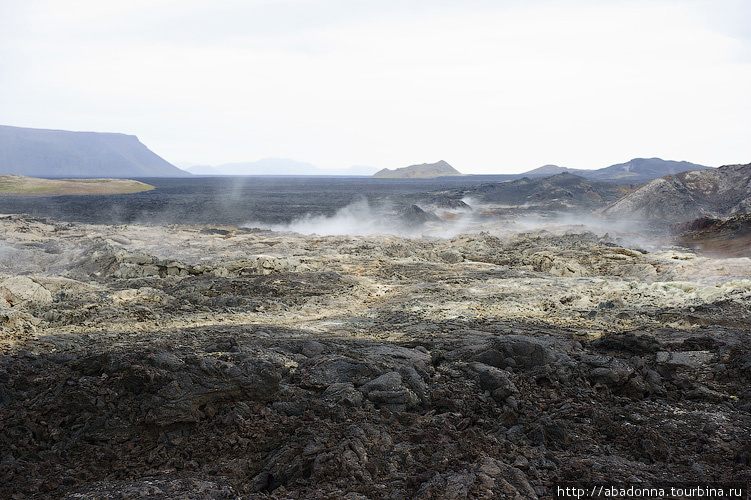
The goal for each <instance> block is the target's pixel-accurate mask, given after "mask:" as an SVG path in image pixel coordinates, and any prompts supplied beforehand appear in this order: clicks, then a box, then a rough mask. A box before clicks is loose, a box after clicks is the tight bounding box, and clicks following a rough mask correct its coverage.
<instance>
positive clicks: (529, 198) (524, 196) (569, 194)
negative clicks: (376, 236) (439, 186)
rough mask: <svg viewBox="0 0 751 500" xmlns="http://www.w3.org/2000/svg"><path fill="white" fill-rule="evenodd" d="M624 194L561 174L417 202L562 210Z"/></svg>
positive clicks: (607, 185) (596, 205) (600, 183)
mask: <svg viewBox="0 0 751 500" xmlns="http://www.w3.org/2000/svg"><path fill="white" fill-rule="evenodd" d="M627 192H628V190H627V189H625V188H623V187H622V186H619V185H617V184H614V183H612V182H604V181H594V180H590V179H585V178H583V177H579V176H578V175H573V174H570V173H568V172H564V173H562V174H558V175H553V176H549V177H536V178H529V177H524V178H522V179H515V180H510V181H505V182H493V183H487V184H479V185H476V186H470V187H465V188H461V189H454V190H450V191H442V192H437V193H432V194H431V196H430V197H429V198H426V199H424V200H421V201H425V202H427V203H428V204H430V205H439V204H440V203H443V202H444V201H445V200H446V199H454V200H456V199H463V198H470V199H471V200H473V201H474V202H476V203H480V204H494V205H506V206H528V207H533V206H534V207H538V208H543V209H550V210H566V209H572V208H599V207H602V206H604V205H607V204H608V203H612V202H613V201H615V200H617V199H619V198H621V197H622V196H624V195H625V194H626V193H627Z"/></svg>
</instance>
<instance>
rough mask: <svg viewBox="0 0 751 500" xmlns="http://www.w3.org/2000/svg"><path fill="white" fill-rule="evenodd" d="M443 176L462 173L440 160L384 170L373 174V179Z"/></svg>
mask: <svg viewBox="0 0 751 500" xmlns="http://www.w3.org/2000/svg"><path fill="white" fill-rule="evenodd" d="M445 175H462V173H461V172H459V171H458V170H456V169H455V168H454V167H452V166H451V165H449V164H448V163H446V162H445V161H443V160H441V161H439V162H437V163H423V164H421V165H410V166H409V167H403V168H397V169H395V170H391V169H388V168H384V169H383V170H379V171H378V172H376V173H375V174H373V177H377V178H394V179H432V178H434V177H442V176H445Z"/></svg>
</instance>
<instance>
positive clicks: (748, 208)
mask: <svg viewBox="0 0 751 500" xmlns="http://www.w3.org/2000/svg"><path fill="white" fill-rule="evenodd" d="M748 212H751V163H750V164H748V165H726V166H724V167H720V168H717V169H711V170H700V171H692V172H682V173H679V174H676V175H668V176H665V177H662V178H660V179H656V180H654V181H652V182H649V183H647V184H645V185H644V186H642V187H640V188H639V189H637V190H636V191H634V192H633V193H631V194H629V195H628V196H625V197H624V198H622V199H620V200H618V201H616V202H615V203H613V204H611V205H610V206H608V207H605V208H604V209H603V210H602V212H601V213H602V215H605V216H607V217H617V218H623V219H635V220H671V221H689V220H693V219H697V218H700V217H716V218H726V217H732V216H735V215H739V214H743V213H748Z"/></svg>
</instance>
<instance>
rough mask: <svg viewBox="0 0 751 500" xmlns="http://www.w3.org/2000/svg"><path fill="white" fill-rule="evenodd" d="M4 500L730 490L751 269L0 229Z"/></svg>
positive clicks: (744, 390) (696, 262)
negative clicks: (654, 486) (677, 485)
mask: <svg viewBox="0 0 751 500" xmlns="http://www.w3.org/2000/svg"><path fill="white" fill-rule="evenodd" d="M0 297H2V298H0V329H1V332H2V333H0V350H2V355H1V356H0V498H14V499H19V498H66V499H100V498H104V499H126V498H127V499H129V498H159V499H165V498H166V499H224V498H226V499H234V498H242V499H262V498H275V499H328V498H346V499H349V500H360V499H381V498H393V499H402V498H412V499H439V498H441V499H444V498H445V499H464V498H484V499H495V498H524V499H529V498H532V499H534V498H544V497H546V496H549V495H550V494H551V491H552V488H553V487H554V486H555V485H556V484H560V483H562V482H568V481H585V482H594V481H606V482H622V483H631V484H634V483H636V482H638V481H644V482H657V481H671V482H675V481H689V480H699V481H730V480H734V481H746V482H748V481H749V480H751V467H750V465H751V416H750V414H749V412H750V410H751V389H750V387H751V386H750V385H749V382H750V381H751V380H750V379H751V328H749V327H750V326H751V308H750V305H751V259H749V258H732V259H721V258H707V257H700V256H697V255H695V254H694V253H691V252H689V251H679V250H676V249H674V248H671V249H666V250H659V251H652V252H647V251H645V250H643V249H638V248H627V247H624V246H620V245H617V244H615V243H613V242H612V241H611V240H610V239H609V238H608V237H602V238H601V237H598V236H596V235H594V234H592V233H589V232H586V231H584V230H583V229H581V228H579V229H578V232H574V233H572V232H566V231H563V230H560V231H538V232H534V233H526V234H507V233H504V232H502V231H500V230H498V231H488V232H484V233H478V234H465V235H458V236H455V237H453V238H450V239H427V238H421V239H408V238H398V237H394V236H384V235H380V236H368V237H349V236H326V237H320V236H300V235H293V234H281V233H274V232H271V231H261V230H254V229H238V228H233V227H186V226H170V227H149V226H117V227H112V226H89V225H75V224H63V223H57V222H53V221H48V220H41V219H36V218H31V217H25V216H2V218H0Z"/></svg>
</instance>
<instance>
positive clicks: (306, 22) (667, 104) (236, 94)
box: [0, 0, 751, 173]
mask: <svg viewBox="0 0 751 500" xmlns="http://www.w3.org/2000/svg"><path fill="white" fill-rule="evenodd" d="M749 89H751V0H643V1H642V0H599V1H593V0H494V1H493V0H430V1H429V0H213V1H209V0H203V1H198V0H127V1H120V0H118V1H115V0H0V124H3V125H14V126H21V127H34V128H54V129H65V130H93V131H99V132H122V133H128V134H135V135H137V136H138V137H139V139H140V140H141V141H142V142H143V143H145V144H146V145H147V146H148V147H149V148H150V149H152V150H153V151H154V152H156V153H157V154H159V155H160V156H162V157H164V158H165V159H167V160H168V161H170V162H173V163H182V162H189V163H202V164H212V165H217V164H220V163H226V162H237V161H254V160H257V159H260V158H266V157H283V158H293V159H296V160H299V161H305V162H310V163H313V164H315V165H317V166H319V167H322V168H344V167H347V166H350V165H370V166H374V167H378V168H382V167H389V168H397V167H403V166H406V165H410V164H414V163H423V162H434V161H438V160H439V159H444V160H446V161H448V162H449V163H451V164H452V165H453V166H454V167H456V168H457V169H458V170H460V171H461V172H464V173H516V172H522V171H525V170H529V169H532V168H536V167H539V166H541V165H544V164H547V163H554V164H557V165H562V166H568V167H572V168H601V167H605V166H608V165H611V164H614V163H620V162H623V161H627V160H629V159H631V158H634V157H652V156H659V157H661V158H664V159H671V160H687V161H692V162H695V163H701V164H705V165H710V166H719V165H723V164H728V163H747V162H749V161H751V90H749Z"/></svg>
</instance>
